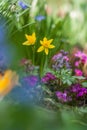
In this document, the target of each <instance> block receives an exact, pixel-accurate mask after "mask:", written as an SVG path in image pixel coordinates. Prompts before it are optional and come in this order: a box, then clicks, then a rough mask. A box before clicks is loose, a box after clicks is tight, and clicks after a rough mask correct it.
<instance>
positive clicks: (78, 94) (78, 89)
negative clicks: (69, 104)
mask: <svg viewBox="0 0 87 130" xmlns="http://www.w3.org/2000/svg"><path fill="white" fill-rule="evenodd" d="M70 91H71V93H75V94H76V97H77V98H78V97H82V96H84V95H85V94H87V88H82V87H81V85H80V84H75V85H73V86H71V88H70Z"/></svg>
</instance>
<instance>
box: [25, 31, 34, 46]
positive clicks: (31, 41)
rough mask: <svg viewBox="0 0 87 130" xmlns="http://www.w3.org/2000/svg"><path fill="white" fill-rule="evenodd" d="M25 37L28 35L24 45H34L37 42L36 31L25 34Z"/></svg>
mask: <svg viewBox="0 0 87 130" xmlns="http://www.w3.org/2000/svg"><path fill="white" fill-rule="evenodd" d="M25 37H26V39H27V41H25V42H24V43H23V45H26V46H29V45H34V44H35V42H36V35H35V33H33V34H32V35H27V34H25Z"/></svg>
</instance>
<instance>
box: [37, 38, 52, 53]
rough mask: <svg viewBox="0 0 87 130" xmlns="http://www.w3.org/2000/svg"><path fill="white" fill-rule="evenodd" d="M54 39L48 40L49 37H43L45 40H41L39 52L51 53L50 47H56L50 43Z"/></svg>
mask: <svg viewBox="0 0 87 130" xmlns="http://www.w3.org/2000/svg"><path fill="white" fill-rule="evenodd" d="M52 41H53V39H50V40H47V38H46V37H45V38H43V41H40V44H41V46H40V47H39V48H38V50H37V52H41V51H45V53H46V55H48V53H49V49H52V48H54V47H55V46H54V45H50V44H51V42H52Z"/></svg>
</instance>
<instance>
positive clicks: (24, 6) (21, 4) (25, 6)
mask: <svg viewBox="0 0 87 130" xmlns="http://www.w3.org/2000/svg"><path fill="white" fill-rule="evenodd" d="M18 4H19V6H20V7H21V8H22V9H27V8H28V6H27V5H26V4H25V3H24V2H22V1H18Z"/></svg>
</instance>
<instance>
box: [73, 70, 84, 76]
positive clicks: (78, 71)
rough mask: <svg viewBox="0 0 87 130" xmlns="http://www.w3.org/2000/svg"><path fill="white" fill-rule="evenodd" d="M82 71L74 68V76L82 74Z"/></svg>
mask: <svg viewBox="0 0 87 130" xmlns="http://www.w3.org/2000/svg"><path fill="white" fill-rule="evenodd" d="M82 74H83V73H82V71H81V70H79V69H75V75H76V76H82Z"/></svg>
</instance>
